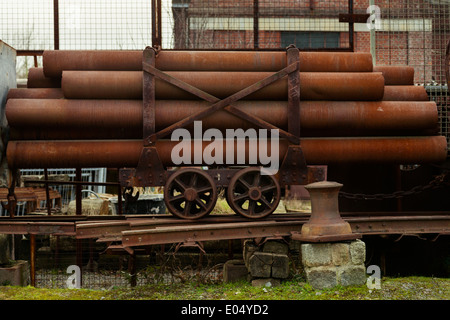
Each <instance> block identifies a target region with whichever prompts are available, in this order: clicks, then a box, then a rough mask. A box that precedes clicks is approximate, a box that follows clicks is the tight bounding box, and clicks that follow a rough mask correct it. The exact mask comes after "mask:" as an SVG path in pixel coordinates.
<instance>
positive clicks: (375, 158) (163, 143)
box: [7, 136, 447, 168]
mask: <svg viewBox="0 0 450 320" xmlns="http://www.w3.org/2000/svg"><path fill="white" fill-rule="evenodd" d="M178 143H179V141H170V140H159V141H158V142H157V143H156V148H157V150H158V154H159V156H160V158H161V161H162V163H163V164H164V166H169V167H170V166H173V165H174V163H173V162H172V159H171V152H172V149H173V147H174V146H175V145H176V144H178ZM211 143H212V142H210V141H203V142H202V152H203V151H204V150H205V148H206V146H208V145H209V144H211ZM226 143H227V141H226V140H224V141H223V144H224V145H223V147H222V148H223V150H224V151H226ZM230 143H234V150H238V148H242V149H240V150H244V152H245V159H246V161H247V162H246V163H248V150H249V143H248V142H247V143H244V142H241V143H239V142H238V141H233V142H230ZM254 143H255V144H257V142H254ZM287 146H288V143H287V142H286V141H285V140H281V141H280V143H279V158H280V159H282V157H284V154H285V152H286V150H287ZM301 146H302V149H303V153H304V156H305V160H306V163H307V164H309V165H326V164H331V163H397V164H404V163H429V162H442V161H445V159H446V157H447V140H446V139H445V137H442V136H429V137H384V138H382V137H373V138H304V139H301ZM142 148H143V142H142V141H141V140H89V141H87V140H86V141H79V140H73V141H67V140H64V141H39V140H34V141H10V142H9V144H8V148H7V159H8V164H9V166H10V168H42V167H49V168H72V167H76V166H77V165H78V166H80V167H82V168H90V167H102V166H104V167H109V168H122V167H136V166H137V164H138V162H139V156H140V154H141V150H142ZM256 148H257V146H256ZM190 149H191V163H194V161H193V159H194V152H195V148H194V146H193V143H192V147H191V148H190ZM256 150H258V149H256ZM268 150H271V147H270V144H269V146H268ZM418 150H420V152H418ZM55 155H57V156H55ZM234 156H235V157H234V158H235V159H234V163H237V155H236V154H235V155H234ZM222 161H223V163H225V161H226V152H224V154H223V159H222ZM197 165H199V164H197Z"/></svg>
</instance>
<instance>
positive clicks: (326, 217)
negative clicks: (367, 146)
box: [297, 181, 361, 242]
mask: <svg viewBox="0 0 450 320" xmlns="http://www.w3.org/2000/svg"><path fill="white" fill-rule="evenodd" d="M341 187H342V184H340V183H337V182H331V181H320V182H315V183H312V184H308V185H306V186H305V188H306V190H308V192H309V194H310V196H311V217H310V219H309V220H308V221H307V222H306V223H305V224H303V226H302V229H301V233H300V237H298V238H297V239H298V240H302V241H305V242H323V241H327V242H331V241H343V240H352V239H356V238H359V237H361V235H358V234H356V233H353V232H352V228H351V226H350V224H349V223H348V222H347V221H344V219H342V217H341V215H340V213H339V201H338V197H339V190H340V189H341Z"/></svg>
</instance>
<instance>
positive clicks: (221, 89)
mask: <svg viewBox="0 0 450 320" xmlns="http://www.w3.org/2000/svg"><path fill="white" fill-rule="evenodd" d="M167 73H168V74H169V75H170V76H172V77H175V78H177V79H179V80H181V81H184V82H186V83H188V84H190V85H192V86H194V87H196V88H198V89H200V90H203V91H205V92H207V93H209V94H211V95H213V96H215V97H217V98H221V99H223V98H226V97H228V96H230V95H232V94H234V93H236V92H238V91H240V90H243V89H245V88H247V87H249V86H251V85H252V84H254V83H256V82H258V81H261V80H262V79H264V78H266V77H268V76H270V75H272V74H273V73H271V72H206V71H205V72H177V71H169V72H167ZM62 90H63V92H64V96H65V97H66V98H68V99H142V91H143V89H142V72H134V71H64V72H63V78H62ZM155 90H156V93H155V97H156V99H161V100H164V99H178V100H186V99H199V98H198V97H197V96H195V95H193V94H191V93H188V92H186V91H184V90H182V89H179V88H178V87H176V86H174V85H172V84H170V83H168V82H165V81H162V80H159V79H156V81H155ZM383 93H384V78H383V76H382V74H381V73H344V72H335V73H322V72H302V73H300V98H301V99H302V100H341V101H342V100H359V101H368V100H381V99H382V98H383ZM287 99H288V81H287V78H286V77H284V78H282V79H280V80H278V81H275V82H274V83H272V84H270V85H268V86H266V87H264V88H262V89H260V90H258V91H256V92H254V93H252V94H250V95H248V96H247V97H245V98H244V100H287Z"/></svg>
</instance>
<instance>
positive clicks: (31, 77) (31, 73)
mask: <svg viewBox="0 0 450 320" xmlns="http://www.w3.org/2000/svg"><path fill="white" fill-rule="evenodd" d="M27 88H61V78H48V77H46V76H45V75H44V70H43V68H30V69H29V70H28V80H27Z"/></svg>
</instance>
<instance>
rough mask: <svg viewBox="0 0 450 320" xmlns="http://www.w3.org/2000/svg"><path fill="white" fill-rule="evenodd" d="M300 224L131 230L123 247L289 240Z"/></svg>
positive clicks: (260, 223) (270, 223)
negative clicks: (276, 238)
mask: <svg viewBox="0 0 450 320" xmlns="http://www.w3.org/2000/svg"><path fill="white" fill-rule="evenodd" d="M301 224H302V223H300V222H292V221H289V222H274V221H264V222H251V223H249V222H242V223H220V224H212V225H200V226H176V227H160V228H155V229H148V230H130V231H123V232H122V245H123V246H125V247H133V246H143V245H150V244H152V245H153V244H165V243H179V242H188V241H209V240H220V239H222V240H223V239H246V238H260V237H271V236H290V234H291V231H293V230H296V229H298V230H299V229H300V226H301Z"/></svg>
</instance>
